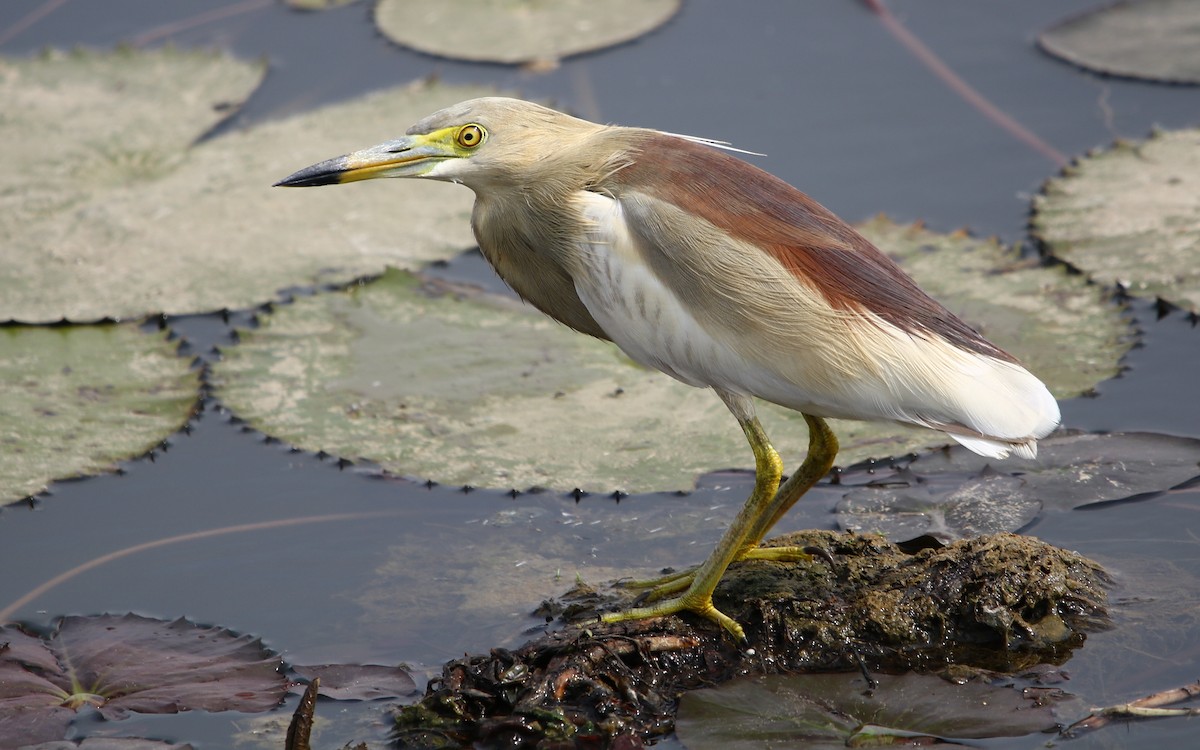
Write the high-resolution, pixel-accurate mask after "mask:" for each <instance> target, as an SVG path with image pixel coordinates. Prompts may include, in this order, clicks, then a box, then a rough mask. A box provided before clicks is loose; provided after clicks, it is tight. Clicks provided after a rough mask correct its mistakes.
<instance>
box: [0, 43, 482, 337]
mask: <svg viewBox="0 0 1200 750" xmlns="http://www.w3.org/2000/svg"><path fill="white" fill-rule="evenodd" d="M261 76H262V66H261V65H257V64H249V63H244V62H239V61H236V60H234V59H232V58H229V57H226V56H222V55H216V54H210V53H192V52H179V51H176V50H171V49H164V50H156V51H134V50H119V51H116V52H112V53H106V54H105V53H96V52H73V53H66V54H64V53H47V54H45V55H42V56H40V57H37V58H32V59H27V60H14V59H0V101H4V102H5V106H4V111H3V113H2V114H0V159H2V160H3V161H4V163H5V164H6V165H7V168H6V169H5V170H4V171H3V172H0V251H2V252H3V253H4V254H5V258H6V261H7V262H6V263H5V264H4V267H3V269H0V300H2V301H0V320H21V321H26V322H49V321H57V320H61V319H64V318H65V319H68V320H72V321H77V322H79V321H93V320H98V319H102V318H106V317H107V318H116V319H121V318H130V317H140V316H143V315H146V314H148V313H167V314H184V313H194V312H203V311H211V310H217V309H222V308H246V307H251V306H254V305H257V304H261V303H263V302H267V301H272V300H274V299H276V298H277V296H278V292H279V290H281V289H286V288H289V287H295V286H307V285H317V284H323V283H332V284H339V283H346V282H348V281H350V280H352V279H355V278H359V277H362V276H366V275H372V274H377V273H381V272H382V271H383V270H384V268H385V267H386V266H388V265H393V266H401V267H405V266H412V265H417V264H422V263H424V262H427V261H430V260H435V259H439V258H443V257H448V256H450V255H453V254H455V253H457V252H459V251H461V250H462V249H464V248H467V247H470V246H471V245H473V244H474V240H473V239H472V237H471V231H470V227H469V225H468V217H469V215H470V209H471V194H470V192H469V191H466V190H463V189H461V188H458V189H455V188H454V187H453V186H450V185H431V184H428V183H426V184H413V183H412V182H409V184H407V185H405V184H402V183H403V181H394V182H393V183H392V184H389V185H374V186H371V187H370V188H367V189H362V188H357V189H356V187H355V186H350V187H348V188H343V189H342V190H336V191H332V190H331V191H324V190H319V191H318V190H312V191H300V190H284V189H281V188H272V187H271V186H272V185H273V184H274V183H275V182H276V181H278V180H279V179H280V178H282V177H284V176H286V175H287V174H289V173H291V172H293V171H295V170H296V169H299V168H301V167H304V166H306V165H308V164H311V163H314V162H317V161H320V160H322V159H326V158H329V157H332V156H336V155H338V154H342V153H346V152H349V151H352V150H355V149H359V148H364V147H366V146H370V145H372V144H375V143H379V142H382V141H385V140H387V139H389V138H393V137H395V136H396V135H398V134H399V133H402V132H403V131H404V130H405V129H407V128H408V126H409V125H410V124H411V123H412V122H414V121H416V120H417V119H419V118H421V117H423V116H425V115H427V114H428V113H430V112H432V111H434V110H437V109H440V108H442V107H445V106H447V105H449V104H451V103H454V102H457V101H459V100H462V99H467V98H471V97H475V96H481V95H484V94H487V93H492V92H490V91H489V90H485V89H483V88H481V87H466V86H462V87H460V86H450V85H441V84H436V83H424V82H423V83H416V84H412V85H409V86H406V87H401V88H397V89H392V90H388V91H383V92H378V93H375V94H372V95H369V96H365V97H362V98H360V99H357V100H354V101H351V102H348V103H345V104H338V105H333V106H329V107H325V108H323V109H320V110H317V111H314V112H310V113H306V114H302V115H297V116H295V117H292V118H289V119H286V120H281V121H276V122H268V123H265V124H262V125H259V126H257V127H254V128H251V129H249V130H244V131H240V130H239V131H233V132H227V133H223V134H221V135H219V136H217V137H214V138H210V139H206V140H202V141H200V142H196V141H197V139H198V138H200V137H201V136H203V135H204V134H205V133H206V132H207V131H209V130H210V129H211V128H212V127H213V126H214V125H215V124H216V123H217V122H219V121H220V120H221V119H222V118H224V117H225V116H227V115H228V114H229V112H230V111H231V110H232V109H235V108H236V107H237V105H238V104H239V103H240V102H241V101H242V100H244V99H245V98H246V97H247V96H248V95H249V94H250V92H251V91H253V90H254V88H255V86H256V85H257V84H258V81H259V80H260V79H261Z"/></svg>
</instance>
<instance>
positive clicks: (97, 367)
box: [0, 325, 200, 504]
mask: <svg viewBox="0 0 1200 750" xmlns="http://www.w3.org/2000/svg"><path fill="white" fill-rule="evenodd" d="M199 399H200V379H199V374H198V373H197V372H194V371H192V369H191V368H190V366H189V364H188V362H187V360H185V359H182V358H181V357H179V356H177V355H176V353H175V349H174V345H173V344H172V343H171V342H170V341H168V340H167V338H166V335H165V334H162V333H151V334H148V333H144V332H142V331H139V330H138V329H137V328H136V327H135V326H131V325H98V326H73V327H50V328H45V327H30V326H5V327H3V328H0V445H2V446H3V454H4V460H3V461H0V504H5V503H10V502H15V501H18V500H21V499H23V498H26V497H29V496H31V495H36V494H37V493H39V492H42V491H43V490H45V489H46V486H47V484H48V483H49V482H51V481H53V480H56V479H69V478H73V477H81V476H88V475H92V474H99V473H102V472H107V471H115V470H116V468H117V462H118V461H123V460H127V459H130V458H134V457H136V456H140V455H142V454H144V453H146V452H147V451H150V450H152V449H153V448H154V447H155V446H157V445H158V444H160V443H161V442H162V441H163V440H165V439H166V438H167V437H168V436H169V435H170V434H171V433H173V432H175V431H176V430H178V429H180V428H182V427H183V426H184V424H185V423H186V422H187V420H188V419H189V418H190V417H191V416H192V414H193V413H194V412H195V410H196V408H197V406H198V405H199Z"/></svg>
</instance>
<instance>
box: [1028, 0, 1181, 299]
mask: <svg viewBox="0 0 1200 750" xmlns="http://www.w3.org/2000/svg"><path fill="white" fill-rule="evenodd" d="M1198 7H1200V6H1198ZM1198 44H1200V42H1198ZM1033 211H1034V212H1033V221H1032V226H1033V233H1034V236H1035V237H1037V238H1038V239H1039V240H1041V242H1043V243H1044V244H1045V246H1046V249H1047V250H1048V251H1049V252H1050V253H1051V254H1052V255H1054V256H1055V257H1057V258H1061V259H1063V260H1065V261H1067V262H1069V263H1071V264H1072V265H1074V266H1076V267H1077V268H1079V269H1081V270H1082V271H1083V272H1084V273H1086V274H1088V275H1089V276H1091V277H1092V278H1093V279H1094V280H1096V281H1098V282H1100V283H1102V284H1116V283H1119V284H1121V285H1122V286H1124V287H1126V288H1127V289H1128V290H1129V291H1130V292H1131V293H1133V294H1136V295H1146V296H1150V295H1156V296H1158V297H1161V298H1163V299H1166V300H1168V301H1170V302H1173V303H1174V304H1176V305H1179V306H1180V307H1184V308H1187V309H1190V310H1192V311H1193V312H1195V311H1197V310H1200V129H1190V130H1175V131H1158V132H1155V133H1154V134H1153V135H1152V136H1151V137H1150V138H1149V140H1146V141H1144V142H1141V143H1131V142H1128V141H1119V142H1117V143H1115V144H1114V145H1113V146H1112V147H1111V148H1109V149H1107V150H1104V151H1099V152H1096V153H1092V154H1089V155H1088V156H1087V157H1085V158H1083V159H1080V160H1079V161H1078V162H1077V163H1076V164H1074V165H1072V166H1070V167H1067V168H1066V169H1065V170H1063V174H1062V176H1060V177H1056V178H1054V179H1052V180H1050V181H1048V182H1047V183H1046V185H1045V187H1044V188H1043V191H1042V194H1041V195H1039V196H1037V197H1036V198H1035V199H1034V202H1033Z"/></svg>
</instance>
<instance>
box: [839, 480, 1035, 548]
mask: <svg viewBox="0 0 1200 750" xmlns="http://www.w3.org/2000/svg"><path fill="white" fill-rule="evenodd" d="M904 474H905V475H906V476H907V477H910V478H911V479H912V481H911V482H897V481H896V480H895V479H892V480H890V481H889V482H888V483H887V484H886V485H884V486H881V487H864V488H862V489H857V490H852V491H850V492H847V493H846V494H845V496H844V497H843V498H842V501H841V502H840V503H838V506H837V518H838V524H839V525H840V526H841V528H842V529H844V530H846V531H859V532H868V533H877V534H884V535H885V536H887V537H888V538H889V539H891V540H893V541H906V540H910V539H915V538H917V537H919V536H922V535H929V536H932V537H934V538H935V539H939V540H941V541H951V540H954V539H961V538H966V537H972V536H979V535H980V534H994V533H996V532H998V531H1016V530H1018V529H1020V528H1022V527H1024V526H1025V525H1027V524H1028V523H1029V522H1030V521H1032V520H1033V519H1035V518H1037V515H1038V513H1039V512H1040V511H1041V509H1042V503H1041V501H1040V500H1039V499H1038V498H1037V497H1036V496H1034V495H1033V494H1032V493H1030V492H1027V491H1025V489H1024V482H1022V481H1021V480H1020V479H1019V478H1017V477H1013V476H1006V475H1004V474H1000V473H997V472H987V473H985V474H980V475H977V476H974V477H970V478H967V479H966V480H965V481H962V482H957V483H955V484H954V486H952V487H949V488H946V487H941V488H935V487H931V486H929V484H928V483H927V480H925V479H923V478H921V477H919V476H918V475H917V474H915V473H913V472H911V471H906V472H904ZM939 489H940V491H938V490H939Z"/></svg>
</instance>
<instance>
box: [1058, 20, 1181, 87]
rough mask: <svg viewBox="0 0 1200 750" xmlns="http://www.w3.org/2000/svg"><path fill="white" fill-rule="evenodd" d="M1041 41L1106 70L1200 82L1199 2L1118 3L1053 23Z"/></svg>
mask: <svg viewBox="0 0 1200 750" xmlns="http://www.w3.org/2000/svg"><path fill="white" fill-rule="evenodd" d="M1038 45H1039V46H1040V47H1041V48H1042V49H1043V50H1045V51H1046V52H1048V53H1050V54H1051V55H1054V56H1055V57H1058V58H1061V59H1063V60H1066V61H1067V62H1069V63H1072V64H1074V65H1078V66H1080V67H1081V68H1086V69H1088V70H1091V71H1095V72H1097V73H1102V74H1104V75H1114V76H1126V77H1129V78H1141V79H1145V80H1151V81H1161V82H1164V83H1200V3H1196V2H1195V0H1134V1H1132V2H1129V1H1127V2H1118V3H1114V4H1112V5H1109V6H1107V7H1102V8H1099V9H1096V10H1092V11H1088V12H1086V13H1082V14H1080V15H1077V16H1072V17H1071V18H1068V19H1066V20H1064V21H1061V22H1059V23H1057V24H1055V25H1054V26H1052V27H1050V28H1049V29H1046V30H1045V31H1043V32H1042V33H1041V34H1039V35H1038Z"/></svg>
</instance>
